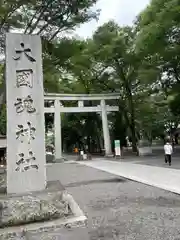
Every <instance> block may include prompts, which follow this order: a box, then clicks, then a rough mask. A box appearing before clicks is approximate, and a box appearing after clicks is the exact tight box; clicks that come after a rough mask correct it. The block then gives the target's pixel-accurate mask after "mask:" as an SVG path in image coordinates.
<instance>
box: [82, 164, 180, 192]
mask: <svg viewBox="0 0 180 240" xmlns="http://www.w3.org/2000/svg"><path fill="white" fill-rule="evenodd" d="M78 163H79V164H82V165H85V166H88V167H93V168H95V169H99V170H101V171H105V172H108V173H111V174H114V175H116V176H120V177H125V178H127V179H131V180H134V181H137V182H141V183H144V184H147V185H151V186H155V187H158V188H161V189H164V190H168V191H171V192H174V193H178V194H180V184H179V183H180V170H177V169H172V168H170V167H169V168H163V167H155V166H147V165H142V164H135V163H127V162H126V163H125V162H122V161H121V160H119V161H107V160H94V161H80V162H78Z"/></svg>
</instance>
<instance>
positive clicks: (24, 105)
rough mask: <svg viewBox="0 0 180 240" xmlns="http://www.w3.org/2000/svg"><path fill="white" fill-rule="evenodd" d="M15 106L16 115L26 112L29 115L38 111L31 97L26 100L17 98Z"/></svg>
mask: <svg viewBox="0 0 180 240" xmlns="http://www.w3.org/2000/svg"><path fill="white" fill-rule="evenodd" d="M14 106H15V107H16V113H22V112H24V111H26V112H27V113H34V112H36V109H35V107H34V106H33V99H32V97H31V96H30V95H28V96H27V97H26V98H17V101H16V102H15V103H14Z"/></svg>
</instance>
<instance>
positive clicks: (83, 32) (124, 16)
mask: <svg viewBox="0 0 180 240" xmlns="http://www.w3.org/2000/svg"><path fill="white" fill-rule="evenodd" d="M149 2H150V0H98V2H97V4H96V8H97V9H101V14H100V17H99V21H98V22H97V21H91V22H89V23H86V24H83V25H82V26H81V27H80V28H79V29H77V31H76V34H78V35H79V36H81V37H90V36H92V33H93V32H94V31H95V30H96V29H97V27H98V26H100V25H102V24H103V23H105V22H107V21H109V20H112V19H113V20H115V21H116V22H117V23H119V24H120V25H130V24H132V22H133V21H134V19H135V17H136V16H137V15H138V13H139V12H140V11H142V10H143V9H144V8H145V7H146V6H147V5H148V3H149Z"/></svg>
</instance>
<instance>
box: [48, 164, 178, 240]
mask: <svg viewBox="0 0 180 240" xmlns="http://www.w3.org/2000/svg"><path fill="white" fill-rule="evenodd" d="M137 166H138V165H137ZM47 176H48V180H51V181H52V180H57V179H59V180H60V181H61V182H62V184H63V185H64V186H65V188H66V189H67V191H68V192H69V193H70V194H72V196H73V197H74V199H75V201H76V202H77V203H78V204H79V206H80V208H81V209H82V210H83V211H84V213H85V214H86V215H87V217H88V229H89V235H90V240H179V239H180V227H179V226H180V196H179V195H177V194H174V193H170V192H168V191H164V190H161V189H158V188H155V187H151V186H147V185H145V184H141V183H137V182H134V181H130V180H127V179H124V178H121V177H119V176H115V175H113V174H110V173H107V172H104V171H100V170H98V169H95V168H92V167H87V166H85V165H80V164H77V163H72V162H71V163H69V162H66V163H59V164H52V165H51V166H50V165H49V166H48V167H47ZM45 239H46V238H45ZM55 239H56V238H55ZM79 240H80V239H79ZM82 240H83V239H82Z"/></svg>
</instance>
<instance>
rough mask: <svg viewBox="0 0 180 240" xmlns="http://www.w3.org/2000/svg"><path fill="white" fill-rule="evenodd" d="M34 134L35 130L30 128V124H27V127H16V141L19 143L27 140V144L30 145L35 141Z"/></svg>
mask: <svg viewBox="0 0 180 240" xmlns="http://www.w3.org/2000/svg"><path fill="white" fill-rule="evenodd" d="M35 132H36V128H35V127H32V124H31V123H30V122H27V127H24V126H23V125H17V130H16V139H19V140H20V142H21V143H23V142H24V141H26V140H27V143H28V144H30V143H31V141H32V140H34V139H35Z"/></svg>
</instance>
